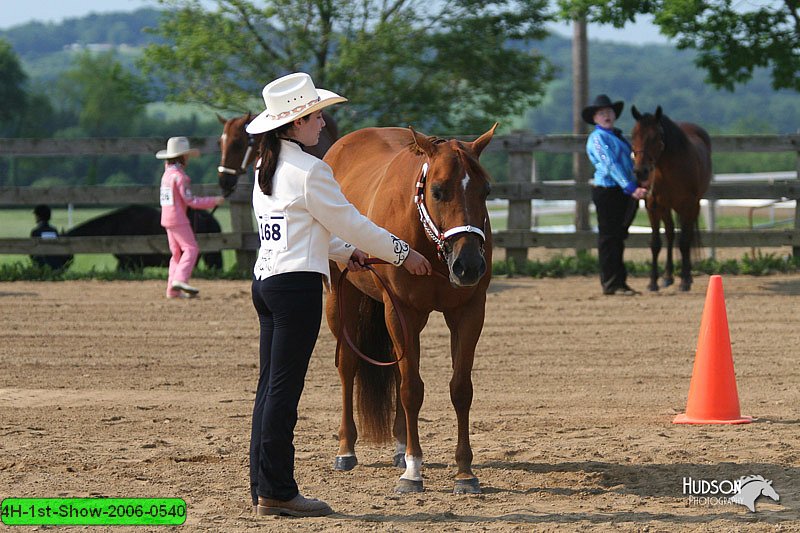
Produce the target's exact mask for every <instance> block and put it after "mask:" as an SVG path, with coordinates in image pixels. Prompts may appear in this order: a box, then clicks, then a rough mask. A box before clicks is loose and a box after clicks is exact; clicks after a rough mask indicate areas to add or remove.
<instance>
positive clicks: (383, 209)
mask: <svg viewBox="0 0 800 533" xmlns="http://www.w3.org/2000/svg"><path fill="white" fill-rule="evenodd" d="M496 127H497V125H496V124H495V126H494V127H492V129H490V130H489V131H487V132H486V133H484V134H483V135H481V136H480V137H479V138H478V139H477V140H475V141H474V142H461V141H457V140H443V139H438V138H434V137H428V136H426V135H422V134H420V133H417V132H415V131H414V130H413V129H411V128H409V129H404V128H367V129H363V130H359V131H356V132H353V133H350V134H349V135H346V136H345V137H342V138H341V139H339V141H338V142H337V143H336V144H334V145H333V147H332V148H331V149H330V151H329V152H328V154H327V155H326V156H325V161H326V162H327V163H328V164H329V165H330V166H331V167H332V168H333V174H334V176H335V177H336V179H337V180H338V181H339V183H340V184H341V187H342V191H343V192H344V194H345V196H346V197H347V198H348V199H349V200H350V201H351V202H352V203H353V204H354V205H355V206H356V207H357V208H358V209H359V210H360V211H361V212H362V213H364V214H365V215H366V216H368V217H369V218H370V219H372V220H373V221H374V222H375V223H377V224H378V225H380V226H383V227H385V228H386V229H388V230H389V231H390V232H392V233H393V234H394V235H396V236H398V237H400V238H401V239H403V240H405V241H406V242H407V243H408V244H409V245H410V246H411V247H412V248H414V249H416V250H417V251H419V252H420V253H422V254H423V255H425V256H426V257H427V258H428V259H429V260H430V261H431V264H432V265H433V268H434V275H431V276H428V277H419V276H412V275H411V274H409V273H408V272H407V271H406V270H405V269H403V268H396V267H393V266H390V265H381V266H376V267H374V268H375V271H376V273H375V274H373V273H371V272H359V273H352V274H350V275H349V276H348V277H347V278H346V279H345V280H344V283H342V286H341V288H338V287H337V281H338V280H339V278H340V276H341V275H342V274H341V272H340V268H342V267H340V266H338V265H336V264H335V263H331V277H332V281H333V283H332V284H331V285H332V292H331V294H330V295H329V297H328V298H327V301H326V313H327V318H328V326H329V327H330V329H331V331H332V332H333V333H334V335H335V336H336V337H337V339H338V340H340V341H341V340H342V339H341V338H340V337H342V336H344V335H343V333H342V332H340V327H344V328H345V329H344V330H343V331H346V332H348V334H349V333H355V334H356V338H357V340H356V341H355V343H354V345H355V346H356V347H358V349H359V351H364V352H366V353H367V354H369V357H379V356H380V357H382V359H383V360H384V361H387V362H388V361H396V365H386V366H378V365H375V364H371V363H368V362H367V361H366V360H364V359H362V358H359V357H358V356H357V354H356V353H355V351H354V349H353V348H352V347H351V346H349V345H348V344H347V343H346V342H340V343H339V344H340V346H339V349H338V350H337V354H336V356H337V361H338V363H337V364H338V368H339V377H340V379H341V382H342V388H343V390H342V403H343V406H342V419H341V425H340V426H339V450H338V453H337V457H336V461H335V464H334V467H335V469H336V470H351V469H352V468H354V467H355V466H356V464H357V462H358V461H357V459H356V455H355V443H356V438H357V431H356V424H355V422H354V420H353V392H354V390H353V387H354V379H355V381H357V385H358V395H357V396H358V404H359V405H358V412H359V426H360V429H361V430H362V433H363V436H364V437H365V438H366V439H367V440H372V441H376V442H382V441H383V442H385V441H387V440H389V438H390V430H389V426H390V422H391V416H392V413H393V412H394V415H395V419H394V425H393V428H392V430H391V434H393V436H394V439H395V442H396V445H397V448H396V454H395V466H400V467H404V468H405V472H404V473H403V474H402V475H401V476H400V480H399V481H398V483H397V486H396V490H397V491H398V492H420V491H422V490H423V484H422V472H421V467H422V448H421V447H420V442H419V425H418V423H419V411H420V408H421V406H422V399H423V391H424V385H423V382H422V379H421V378H420V372H419V366H420V340H419V334H420V332H421V331H422V329H423V328H424V327H425V324H426V323H427V321H428V316H429V315H430V313H431V312H432V311H439V312H442V313H443V314H444V319H445V321H446V323H447V326H448V328H449V329H450V356H451V359H452V367H453V374H452V377H451V379H450V399H451V400H452V402H453V406H454V407H455V411H456V418H457V420H458V443H457V445H456V450H455V457H456V463H457V465H458V472H457V474H456V478H455V492H456V493H479V492H480V484H479V482H478V479H477V478H476V477H475V475H474V474H473V472H472V449H471V447H470V442H469V410H470V406H471V404H472V378H471V373H472V365H473V360H474V356H475V345H476V344H477V342H478V338H479V337H480V334H481V330H482V328H483V319H484V307H485V303H486V288H487V287H488V285H489V280H490V278H491V261H492V234H491V228H490V226H489V216H488V213H487V210H486V197H487V195H488V194H489V190H490V185H489V175H488V174H487V172H486V171H485V170H484V169H483V167H482V166H481V164H480V163H479V161H478V157H479V156H480V154H481V152H482V151H483V149H484V148H485V147H486V145H487V144H488V143H489V141H491V139H492V136H493V134H494V130H495V128H496ZM377 275H380V279H378V278H377V277H376V276H377ZM381 280H383V281H381ZM383 283H385V286H386V289H384V288H383V287H384V285H383ZM389 291H391V292H389ZM340 309H341V311H340ZM380 350H384V351H383V352H381V351H380ZM393 389H394V392H393ZM393 400H394V402H393ZM393 403H394V405H393Z"/></svg>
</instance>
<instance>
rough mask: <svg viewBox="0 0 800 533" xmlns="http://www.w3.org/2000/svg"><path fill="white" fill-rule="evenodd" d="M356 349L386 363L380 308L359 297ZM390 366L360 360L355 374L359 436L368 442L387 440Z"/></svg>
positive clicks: (387, 341) (387, 344) (388, 353)
mask: <svg viewBox="0 0 800 533" xmlns="http://www.w3.org/2000/svg"><path fill="white" fill-rule="evenodd" d="M356 346H358V348H359V349H360V350H361V351H362V352H363V353H365V354H367V355H369V356H370V357H371V358H373V359H375V360H377V361H390V360H391V357H392V339H391V337H389V330H388V329H386V321H385V318H384V306H383V303H382V302H377V301H375V300H373V299H372V298H370V297H369V296H366V295H362V296H361V302H360V303H359V306H358V329H357V332H356ZM395 372H396V367H394V366H379V365H374V364H372V363H370V362H368V361H364V360H362V359H361V358H359V360H358V370H357V371H356V382H357V395H356V396H357V399H356V401H357V402H358V421H359V426H360V429H361V434H362V436H363V437H364V439H365V440H367V441H371V442H378V443H381V442H386V441H388V440H389V439H390V437H391V429H390V428H391V426H390V424H391V416H392V413H393V412H394V401H393V400H394V387H395V377H394V375H395Z"/></svg>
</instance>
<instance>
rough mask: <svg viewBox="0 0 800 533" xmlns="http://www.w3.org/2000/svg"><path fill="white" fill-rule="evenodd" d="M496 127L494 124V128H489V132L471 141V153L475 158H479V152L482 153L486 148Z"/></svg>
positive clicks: (496, 124)
mask: <svg viewBox="0 0 800 533" xmlns="http://www.w3.org/2000/svg"><path fill="white" fill-rule="evenodd" d="M497 126H498V123H497V122H495V123H494V126H492V127H491V128H489V131H487V132H486V133H484V134H483V135H481V136H480V137H478V138H477V139H475V140H474V141H472V151H473V153H474V154H475V157H480V155H481V152H483V149H484V148H486V146H487V145H488V144H489V142H490V141H491V140H492V137H494V130H496V129H497Z"/></svg>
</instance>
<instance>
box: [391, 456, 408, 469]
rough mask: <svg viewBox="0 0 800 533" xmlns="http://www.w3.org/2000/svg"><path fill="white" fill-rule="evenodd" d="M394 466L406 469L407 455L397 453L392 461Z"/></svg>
mask: <svg viewBox="0 0 800 533" xmlns="http://www.w3.org/2000/svg"><path fill="white" fill-rule="evenodd" d="M392 464H393V465H394V466H396V467H398V468H405V467H406V454H404V453H396V454H394V458H393V459H392Z"/></svg>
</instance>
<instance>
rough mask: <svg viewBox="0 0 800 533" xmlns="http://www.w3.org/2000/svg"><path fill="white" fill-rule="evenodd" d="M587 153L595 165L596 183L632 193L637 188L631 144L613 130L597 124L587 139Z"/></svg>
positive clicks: (599, 185)
mask: <svg viewBox="0 0 800 533" xmlns="http://www.w3.org/2000/svg"><path fill="white" fill-rule="evenodd" d="M586 155H588V156H589V160H590V161H591V162H592V164H593V165H594V184H595V185H596V186H598V187H620V188H622V190H623V192H625V194H627V195H630V194H631V193H632V192H633V191H635V190H636V179H635V178H634V176H633V161H632V160H631V145H630V144H628V141H626V140H625V139H623V138H622V136H621V135H620V136H619V137H618V136H617V135H616V134H615V133H614V132H613V131H611V130H607V129H605V128H602V127H600V126H597V125H595V127H594V131H593V132H592V133H590V134H589V138H588V139H587V140H586Z"/></svg>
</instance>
